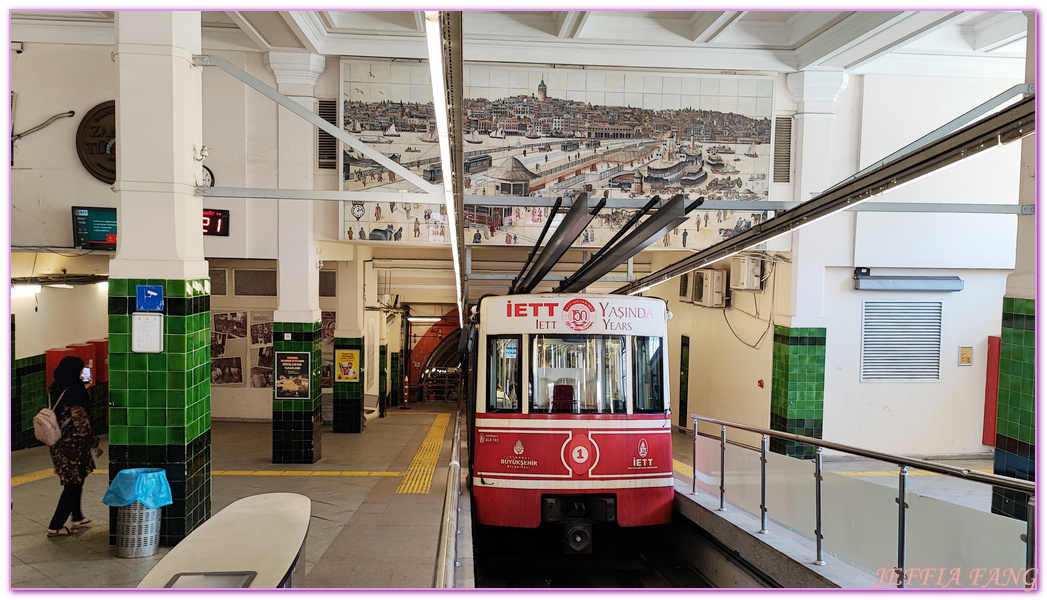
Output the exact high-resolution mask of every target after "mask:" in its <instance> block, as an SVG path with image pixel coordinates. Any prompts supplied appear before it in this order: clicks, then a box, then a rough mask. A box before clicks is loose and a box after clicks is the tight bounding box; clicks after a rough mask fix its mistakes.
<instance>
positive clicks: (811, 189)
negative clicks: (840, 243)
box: [781, 71, 847, 327]
mask: <svg viewBox="0 0 1047 600" xmlns="http://www.w3.org/2000/svg"><path fill="white" fill-rule="evenodd" d="M786 82H787V83H788V85H789V91H790V92H792V95H793V99H794V100H795V102H796V104H797V108H798V109H799V110H798V112H797V113H796V115H795V116H794V117H793V138H794V139H795V140H796V147H795V152H794V155H793V158H794V164H796V165H797V168H796V171H795V175H796V181H795V186H794V189H795V194H796V195H795V197H794V198H793V199H794V200H796V201H800V202H805V201H807V200H810V199H811V197H812V195H813V194H817V193H819V192H821V191H823V190H824V189H825V188H827V187H829V186H830V185H832V184H833V183H835V182H834V181H832V180H831V179H830V177H829V170H828V168H827V167H828V165H829V164H830V162H831V161H830V157H831V155H832V143H831V142H832V123H833V119H834V118H835V117H836V112H835V111H836V100H837V98H839V96H840V92H842V91H843V90H844V89H845V88H846V87H847V74H846V73H843V72H840V71H803V72H800V73H790V74H789V75H788V76H787V79H786ZM826 227H827V223H826V220H825V219H823V220H821V221H818V222H816V223H812V224H810V225H806V226H804V227H803V228H801V229H798V230H796V231H794V232H792V234H791V235H792V251H793V257H792V260H793V262H792V269H791V273H792V282H791V286H790V297H789V302H788V304H789V308H788V309H786V310H782V311H781V314H783V315H791V319H790V322H789V323H781V324H782V325H787V326H789V327H825V325H826V320H825V264H826V257H825V252H826V241H825V234H826Z"/></svg>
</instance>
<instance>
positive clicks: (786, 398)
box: [770, 325, 825, 459]
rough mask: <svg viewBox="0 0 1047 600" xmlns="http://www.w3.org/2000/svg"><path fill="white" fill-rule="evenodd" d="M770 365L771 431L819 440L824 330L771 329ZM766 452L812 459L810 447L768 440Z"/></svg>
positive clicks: (823, 383) (822, 398) (823, 365)
mask: <svg viewBox="0 0 1047 600" xmlns="http://www.w3.org/2000/svg"><path fill="white" fill-rule="evenodd" d="M771 361H772V364H771V429H774V430H775V431H784V432H786V433H795V434H799V435H806V436H809V437H814V438H819V439H820V438H821V437H822V406H823V404H824V400H825V328H817V327H783V326H781V325H775V326H774V351H773V356H772V359H771ZM770 450H771V451H773V452H777V453H779V454H785V455H788V456H792V457H795V458H804V459H808V458H813V457H814V452H815V449H814V447H813V446H811V445H810V444H799V443H796V442H791V441H786V440H778V439H775V438H771V441H770Z"/></svg>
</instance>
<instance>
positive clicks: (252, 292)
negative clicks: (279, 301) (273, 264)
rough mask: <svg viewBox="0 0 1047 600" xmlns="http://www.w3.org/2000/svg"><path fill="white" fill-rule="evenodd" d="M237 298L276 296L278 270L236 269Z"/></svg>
mask: <svg viewBox="0 0 1047 600" xmlns="http://www.w3.org/2000/svg"><path fill="white" fill-rule="evenodd" d="M233 283H234V284H235V289H236V295H237V296H275V295H276V269H234V270H233Z"/></svg>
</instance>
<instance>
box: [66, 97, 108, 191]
mask: <svg viewBox="0 0 1047 600" xmlns="http://www.w3.org/2000/svg"><path fill="white" fill-rule="evenodd" d="M76 154H77V156H79V157H80V162H81V163H82V164H83V165H84V168H85V169H87V172H88V173H90V174H91V175H93V176H94V178H95V179H97V180H99V181H103V182H105V183H108V184H113V183H116V102H115V101H114V100H110V101H108V102H103V103H101V104H99V105H98V106H96V107H94V108H92V109H91V110H89V111H87V114H86V115H84V118H83V120H81V121H80V127H78V128H77V130H76Z"/></svg>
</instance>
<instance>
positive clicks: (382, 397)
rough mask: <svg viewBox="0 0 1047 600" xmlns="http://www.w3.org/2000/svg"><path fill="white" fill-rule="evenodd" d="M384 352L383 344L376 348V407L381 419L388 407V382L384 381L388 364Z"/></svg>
mask: <svg viewBox="0 0 1047 600" xmlns="http://www.w3.org/2000/svg"><path fill="white" fill-rule="evenodd" d="M386 350H387V347H386V345H385V344H381V345H379V346H378V407H379V412H380V413H381V415H382V416H383V417H384V416H385V409H386V408H387V407H388V406H389V382H388V381H386V379H387V377H386V375H387V374H388V371H386V367H387V364H388V363H387V361H388V359H387V358H386Z"/></svg>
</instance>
